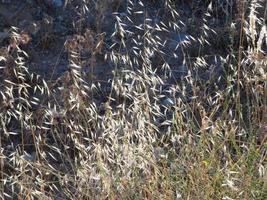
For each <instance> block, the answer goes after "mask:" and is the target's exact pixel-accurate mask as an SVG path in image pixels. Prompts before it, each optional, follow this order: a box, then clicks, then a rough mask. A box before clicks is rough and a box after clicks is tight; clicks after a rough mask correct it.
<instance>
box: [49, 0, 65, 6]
mask: <svg viewBox="0 0 267 200" xmlns="http://www.w3.org/2000/svg"><path fill="white" fill-rule="evenodd" d="M52 5H53V6H54V7H62V6H63V1H62V0H52Z"/></svg>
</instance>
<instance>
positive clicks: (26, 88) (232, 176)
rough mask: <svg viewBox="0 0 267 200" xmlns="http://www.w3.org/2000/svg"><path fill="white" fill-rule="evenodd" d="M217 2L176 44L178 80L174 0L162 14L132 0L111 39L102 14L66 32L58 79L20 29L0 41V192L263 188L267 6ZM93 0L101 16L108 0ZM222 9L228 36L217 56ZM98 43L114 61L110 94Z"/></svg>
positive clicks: (145, 193) (173, 193) (186, 192)
mask: <svg viewBox="0 0 267 200" xmlns="http://www.w3.org/2000/svg"><path fill="white" fill-rule="evenodd" d="M92 2H93V1H92ZM92 2H90V3H91V4H92ZM193 2H194V1H193ZM220 2H221V1H217V0H214V1H213V4H209V2H208V1H207V5H208V6H207V7H206V11H205V14H204V15H203V16H204V18H203V20H202V24H201V26H199V29H198V30H196V32H197V33H198V34H199V37H198V38H193V37H192V38H190V39H189V40H187V41H186V42H184V43H180V44H179V45H177V47H176V49H178V50H179V52H180V54H179V55H182V56H183V65H184V66H186V69H187V71H186V74H183V76H182V77H181V78H180V79H177V80H175V83H171V84H170V83H169V82H168V80H173V76H174V75H173V74H174V73H175V72H174V71H175V70H173V68H172V67H171V66H170V65H169V63H168V61H167V60H166V56H167V54H169V53H170V54H172V52H164V45H165V41H164V39H163V38H162V37H161V36H162V34H167V33H168V32H170V31H176V32H179V30H180V29H182V28H181V23H180V22H179V17H180V15H179V13H178V12H177V10H176V9H175V2H174V1H170V0H165V1H163V3H164V9H163V10H164V16H165V18H164V17H163V18H162V21H159V22H155V23H154V22H153V20H152V19H150V18H149V13H148V12H147V11H146V8H145V6H144V4H145V1H138V2H137V3H136V2H135V1H128V4H127V12H125V13H124V15H121V14H120V13H115V15H116V19H117V23H116V25H115V29H114V33H113V35H112V38H111V39H112V41H114V44H112V45H111V46H110V47H109V48H108V49H107V48H106V49H105V48H104V45H105V44H104V38H103V37H104V35H103V34H101V33H99V32H98V31H101V27H100V25H101V23H98V27H97V31H96V32H93V31H87V32H86V33H84V34H81V35H79V36H75V37H73V38H71V39H70V40H68V42H67V43H66V50H67V51H68V54H69V61H70V62H69V63H70V70H69V71H68V72H66V73H65V74H64V76H62V77H61V78H60V79H58V80H57V82H55V81H46V80H44V79H42V77H40V76H39V75H38V74H32V73H30V72H29V71H28V68H27V62H26V61H27V53H26V52H24V51H23V50H22V49H21V48H20V46H21V45H23V44H26V43H27V42H28V37H27V35H25V34H23V33H20V30H18V29H16V28H13V29H12V30H11V31H12V37H11V40H10V44H9V46H8V47H3V48H1V51H0V63H1V65H0V124H1V125H0V178H1V185H0V190H1V193H0V197H1V199H225V200H226V199H227V200H230V199H258V200H263V199H266V198H267V157H266V146H267V144H266V123H267V118H266V113H267V111H266V107H267V102H266V99H267V85H266V81H267V77H266V76H267V75H266V74H267V73H266V66H267V60H266V45H267V44H266V43H267V32H266V24H265V23H266V20H265V19H266V15H263V13H262V12H258V10H261V11H262V10H264V9H265V10H266V7H265V8H262V6H263V3H264V1H260V0H258V1H256V0H253V1H241V0H240V1H235V2H236V3H237V4H238V6H239V7H242V10H243V11H242V13H238V14H236V15H235V16H234V12H235V10H234V9H233V8H232V7H231V4H230V2H232V1H228V0H227V1H225V2H226V4H221V3H220ZM69 3H71V2H69ZM83 3H84V5H83V6H84V7H82V8H83V12H84V14H86V12H87V9H86V8H87V7H86V1H83ZM94 3H96V4H97V7H96V8H98V7H99V8H103V9H102V10H101V12H100V14H99V16H98V17H99V19H98V20H100V22H101V20H103V16H102V15H103V13H104V12H105V10H106V9H108V8H107V7H104V6H103V5H101V1H94ZM119 3H122V1H119ZM91 4H90V5H91ZM88 5H89V3H88ZM192 6H194V5H192ZM116 9H117V8H116ZM215 11H216V12H215ZM239 11H240V10H239ZM218 12H224V14H225V16H226V24H225V27H227V28H228V30H229V37H230V41H229V44H228V45H227V46H228V48H227V49H225V50H224V53H223V54H222V55H216V56H214V55H210V54H208V53H207V52H208V51H207V50H206V49H208V48H212V45H213V44H212V43H210V41H209V40H210V38H211V37H212V36H211V35H214V32H215V31H214V30H213V28H212V27H210V24H209V22H210V18H211V16H214V15H215V16H218V15H220V13H218ZM265 13H266V11H265ZM137 15H138V16H139V15H141V17H140V16H139V19H142V23H141V24H136V23H138V20H137V17H136V16H137ZM264 17H265V19H264ZM236 30H239V32H238V33H239V35H237V34H236ZM236 43H238V45H236ZM190 48H194V49H193V51H195V52H194V54H193V55H195V54H197V56H192V55H191V54H190V52H192V49H190ZM196 52H197V53H196ZM84 54H86V55H89V57H90V58H89V59H84ZM98 54H105V58H106V60H108V61H109V62H110V63H112V64H113V65H114V66H115V68H114V71H113V74H114V78H113V80H112V81H111V88H110V90H109V91H108V92H107V93H108V94H107V95H106V100H105V102H98V101H97V100H96V99H95V96H97V95H98V94H99V92H101V91H104V90H105V88H102V86H101V85H97V84H96V83H95V80H94V77H93V67H95V61H96V59H97V55H98ZM210 58H212V59H210ZM211 62H213V64H211ZM88 65H90V66H91V70H92V71H90V72H91V73H84V71H85V70H84V68H85V67H86V66H88ZM218 70H219V72H218ZM88 74H89V75H88Z"/></svg>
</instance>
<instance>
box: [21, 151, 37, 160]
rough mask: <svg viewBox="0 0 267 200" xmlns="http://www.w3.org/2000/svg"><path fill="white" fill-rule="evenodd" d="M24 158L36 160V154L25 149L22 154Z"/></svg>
mask: <svg viewBox="0 0 267 200" xmlns="http://www.w3.org/2000/svg"><path fill="white" fill-rule="evenodd" d="M22 158H23V159H24V160H27V161H30V162H34V161H35V160H36V155H35V152H32V153H27V152H26V151H25V152H24V155H23V156H22Z"/></svg>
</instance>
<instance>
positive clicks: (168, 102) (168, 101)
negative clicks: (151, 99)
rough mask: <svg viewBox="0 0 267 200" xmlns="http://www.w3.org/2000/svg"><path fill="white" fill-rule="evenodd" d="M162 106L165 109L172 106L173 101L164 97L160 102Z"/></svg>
mask: <svg viewBox="0 0 267 200" xmlns="http://www.w3.org/2000/svg"><path fill="white" fill-rule="evenodd" d="M162 105H163V106H165V107H170V106H174V99H172V98H169V97H166V98H164V99H163V101H162Z"/></svg>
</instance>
